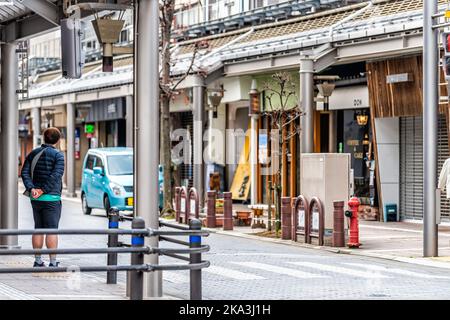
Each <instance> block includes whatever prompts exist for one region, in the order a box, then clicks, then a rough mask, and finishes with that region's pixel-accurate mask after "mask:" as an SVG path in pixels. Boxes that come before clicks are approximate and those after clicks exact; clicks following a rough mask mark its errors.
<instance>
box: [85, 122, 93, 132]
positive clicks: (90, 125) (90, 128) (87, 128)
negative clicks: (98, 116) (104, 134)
mask: <svg viewBox="0 0 450 320" xmlns="http://www.w3.org/2000/svg"><path fill="white" fill-rule="evenodd" d="M94 132H95V125H94V124H93V123H86V124H85V125H84V133H86V134H93V133H94Z"/></svg>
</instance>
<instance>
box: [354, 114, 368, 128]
mask: <svg viewBox="0 0 450 320" xmlns="http://www.w3.org/2000/svg"><path fill="white" fill-rule="evenodd" d="M356 121H357V122H358V124H359V125H360V126H365V125H367V122H368V121H369V116H368V115H367V114H366V113H359V114H357V115H356Z"/></svg>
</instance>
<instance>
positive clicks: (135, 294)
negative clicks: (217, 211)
mask: <svg viewBox="0 0 450 320" xmlns="http://www.w3.org/2000/svg"><path fill="white" fill-rule="evenodd" d="M108 220H109V223H108V229H60V230H58V229H35V230H15V229H14V230H13V229H3V230H0V236H23V235H36V234H40V235H45V234H52V235H107V236H108V247H107V248H59V249H4V250H0V256H8V255H11V256H18V255H35V254H62V255H66V254H107V255H108V257H107V265H98V266H81V267H77V271H80V272H107V283H108V284H116V283H117V272H118V271H127V272H128V273H127V276H128V277H129V279H127V285H128V283H129V289H130V290H129V292H130V299H131V300H142V299H143V291H144V290H143V289H144V282H143V280H144V277H143V273H144V272H152V271H160V270H161V271H163V270H190V298H191V299H192V300H201V299H202V274H201V272H202V269H203V268H207V267H209V265H210V263H209V261H203V260H202V253H203V252H207V251H209V249H210V247H209V246H208V245H202V243H201V238H202V237H206V236H208V235H209V232H207V231H202V230H201V227H202V225H201V222H200V220H198V219H191V220H190V221H189V227H185V226H178V225H174V224H170V223H166V222H163V221H160V226H164V227H169V228H173V229H177V230H167V231H166V230H152V229H148V228H146V227H145V221H144V220H143V219H142V218H139V217H137V218H133V217H130V218H125V217H123V216H120V215H119V211H118V210H117V209H115V208H111V210H110V212H109V217H108ZM120 220H131V221H132V224H131V229H119V221H120ZM119 235H130V236H131V244H126V243H121V242H119V241H118V240H119V239H118V237H119ZM168 236H189V242H186V241H182V240H178V239H173V238H170V237H168ZM146 237H159V241H167V242H171V243H175V244H178V245H183V246H187V247H188V248H160V247H157V248H153V247H149V246H146V245H145V238H146ZM125 253H127V254H131V259H130V264H129V265H118V264H117V262H118V254H125ZM146 254H158V255H165V256H168V257H171V258H175V259H179V260H182V261H187V262H189V263H188V264H162V265H161V264H146V263H144V256H145V255H146ZM183 254H188V255H189V256H183ZM73 271H74V269H73V266H71V267H39V268H0V274H5V273H44V272H53V273H55V272H73ZM128 280H129V281H128Z"/></svg>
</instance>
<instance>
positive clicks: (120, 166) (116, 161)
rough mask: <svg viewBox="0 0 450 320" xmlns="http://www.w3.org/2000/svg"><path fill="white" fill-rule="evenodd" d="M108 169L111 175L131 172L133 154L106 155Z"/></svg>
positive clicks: (129, 173) (123, 174) (130, 173)
mask: <svg viewBox="0 0 450 320" xmlns="http://www.w3.org/2000/svg"><path fill="white" fill-rule="evenodd" d="M108 171H109V174H110V175H112V176H125V175H132V174H133V155H131V154H130V155H119V156H108Z"/></svg>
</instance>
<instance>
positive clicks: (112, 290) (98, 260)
mask: <svg viewBox="0 0 450 320" xmlns="http://www.w3.org/2000/svg"><path fill="white" fill-rule="evenodd" d="M107 225H108V219H106V218H105V216H104V211H103V210H94V211H93V213H92V215H91V216H85V215H83V214H82V212H81V204H80V203H79V201H78V202H76V201H63V212H62V216H61V222H60V228H62V229H73V228H88V229H95V228H97V229H101V228H107ZM130 227H131V223H130V222H127V221H124V222H121V228H130ZM32 228H33V221H32V210H31V205H30V203H29V200H28V199H27V198H25V197H24V196H22V195H19V229H32ZM130 240H131V239H130V236H119V241H123V242H126V243H130ZM106 245H107V236H103V235H93V236H91V235H89V236H81V235H62V236H60V237H59V247H60V248H99V247H101V248H104V247H106ZM19 246H20V247H21V248H23V249H31V236H20V237H19ZM43 260H44V261H45V263H46V264H47V265H48V262H49V261H48V260H49V258H48V256H43ZM58 261H60V263H61V266H63V267H71V269H72V270H73V269H76V267H77V266H99V265H106V263H107V262H106V254H102V255H98V254H97V255H94V254H90V255H59V256H58ZM33 262H34V258H33V257H32V256H0V268H6V267H12V268H27V267H31V266H32V265H33ZM118 264H119V265H129V264H130V255H129V254H123V255H119V257H118ZM117 278H118V283H117V284H115V285H107V284H106V272H91V273H76V272H75V273H73V272H71V273H65V272H64V273H34V274H0V300H9V299H13V300H16V299H39V300H41V299H50V300H67V299H76V300H84V299H88V300H104V299H108V300H123V299H127V297H126V274H125V272H118V274H117ZM163 299H174V297H170V296H164V297H163Z"/></svg>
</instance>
